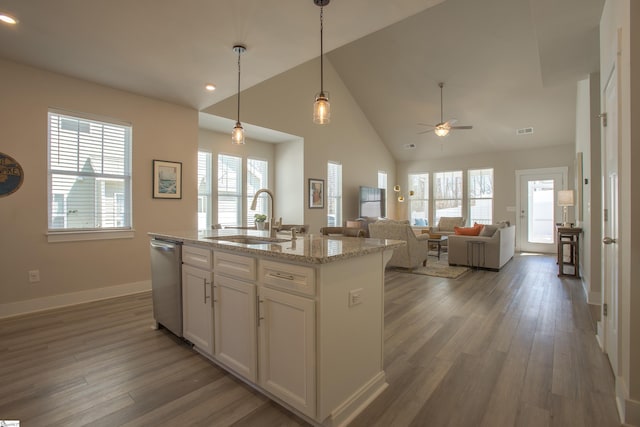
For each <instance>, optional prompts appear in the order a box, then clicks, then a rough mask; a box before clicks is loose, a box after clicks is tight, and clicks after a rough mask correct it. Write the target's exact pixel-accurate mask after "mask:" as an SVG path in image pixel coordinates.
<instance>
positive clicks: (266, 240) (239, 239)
mask: <svg viewBox="0 0 640 427" xmlns="http://www.w3.org/2000/svg"><path fill="white" fill-rule="evenodd" d="M207 239H211V240H218V241H222V242H231V243H241V244H243V245H268V244H270V243H282V242H288V241H289V239H280V238H277V237H259V236H215V237H207Z"/></svg>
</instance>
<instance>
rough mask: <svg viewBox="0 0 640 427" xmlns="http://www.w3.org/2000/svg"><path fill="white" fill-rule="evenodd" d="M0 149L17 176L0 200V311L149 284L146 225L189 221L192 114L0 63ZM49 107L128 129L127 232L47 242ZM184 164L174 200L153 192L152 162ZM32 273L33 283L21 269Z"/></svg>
mask: <svg viewBox="0 0 640 427" xmlns="http://www.w3.org/2000/svg"><path fill="white" fill-rule="evenodd" d="M0 81H2V82H4V83H3V89H2V96H1V97H0V128H1V129H2V135H3V138H2V143H1V145H0V151H2V152H3V153H6V154H8V155H10V156H11V157H13V158H15V159H16V160H17V161H18V162H19V163H20V164H21V165H22V167H23V169H24V174H25V177H24V183H23V185H22V187H21V188H20V189H19V190H18V191H17V192H16V193H14V194H11V195H9V196H7V197H3V198H0V228H1V234H2V244H1V245H0V273H1V277H2V279H1V280H0V317H2V316H6V315H11V314H15V313H19V312H23V311H29V310H38V309H43V308H49V307H51V306H55V305H64V304H67V303H69V302H79V301H82V300H87V299H93V298H101V297H108V296H111V295H117V294H122V293H126V292H130V291H135V290H141V289H149V288H150V282H149V278H150V266H149V238H148V236H147V233H148V232H149V231H159V230H176V229H182V230H185V229H192V228H193V227H195V225H196V222H197V216H196V208H197V197H196V194H197V192H196V185H195V183H196V176H197V175H196V159H197V156H196V151H197V121H198V115H197V111H195V110H192V109H189V108H184V107H179V106H176V105H172V104H169V103H166V102H161V101H158V100H154V99H150V98H146V97H143V96H138V95H133V94H131V93H127V92H123V91H119V90H114V89H111V88H108V87H105V86H100V85H97V84H93V83H88V82H86V81H82V80H77V79H73V78H70V77H65V76H62V75H59V74H55V73H51V72H47V71H43V70H40V69H36V68H32V67H28V66H24V65H19V64H16V63H13V62H8V61H4V60H0ZM48 108H57V109H62V110H67V111H71V112H74V111H75V112H82V113H90V114H94V115H97V116H102V117H107V118H114V119H117V120H120V121H123V122H128V123H131V125H132V126H133V149H132V150H133V177H132V186H133V226H134V228H135V237H134V238H132V239H118V240H95V241H85V242H65V243H47V238H46V232H47V111H48ZM153 159H159V160H171V161H177V162H182V174H183V188H182V199H181V200H161V199H153V198H152V192H151V186H152V160H153ZM35 269H38V270H40V277H41V281H40V283H36V284H30V283H29V281H28V276H27V272H28V271H29V270H35Z"/></svg>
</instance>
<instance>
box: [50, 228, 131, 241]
mask: <svg viewBox="0 0 640 427" xmlns="http://www.w3.org/2000/svg"><path fill="white" fill-rule="evenodd" d="M134 236H135V230H133V229H131V230H101V231H95V230H91V231H49V232H47V241H48V242H49V243H58V242H81V241H86V240H111V239H133V237H134Z"/></svg>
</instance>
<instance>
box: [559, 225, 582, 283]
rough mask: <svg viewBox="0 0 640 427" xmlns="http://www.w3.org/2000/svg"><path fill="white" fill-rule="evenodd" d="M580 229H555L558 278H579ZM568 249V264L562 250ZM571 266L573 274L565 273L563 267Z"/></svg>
mask: <svg viewBox="0 0 640 427" xmlns="http://www.w3.org/2000/svg"><path fill="white" fill-rule="evenodd" d="M580 234H582V228H580V227H557V239H558V276H574V277H580V267H579V266H580ZM567 246H568V247H569V262H565V260H564V249H565V247H567ZM567 265H570V266H573V273H565V271H564V267H565V266H567Z"/></svg>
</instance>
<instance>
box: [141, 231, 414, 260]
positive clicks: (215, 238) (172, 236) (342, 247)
mask: <svg viewBox="0 0 640 427" xmlns="http://www.w3.org/2000/svg"><path fill="white" fill-rule="evenodd" d="M149 236H151V237H157V238H160V239H169V240H174V241H179V242H183V243H186V244H195V245H199V246H209V247H211V248H212V249H216V248H218V249H225V250H228V251H234V252H238V253H245V254H253V255H260V256H266V257H273V258H280V259H286V260H290V261H296V262H303V263H308V264H325V263H328V262H333V261H339V260H343V259H346V258H352V257H357V256H362V255H366V254H370V253H375V252H381V251H384V250H385V249H394V248H397V247H400V246H404V245H406V242H404V241H402V240H383V239H367V238H362V237H342V236H323V235H319V234H299V235H298V236H297V239H296V240H293V241H292V240H291V235H290V234H289V233H279V234H278V236H277V237H278V238H279V239H287V240H286V241H279V242H266V243H253V244H246V243H237V242H232V241H226V240H220V238H225V237H231V236H252V237H256V238H269V232H268V231H258V230H243V229H221V230H203V231H175V232H151V233H149Z"/></svg>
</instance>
